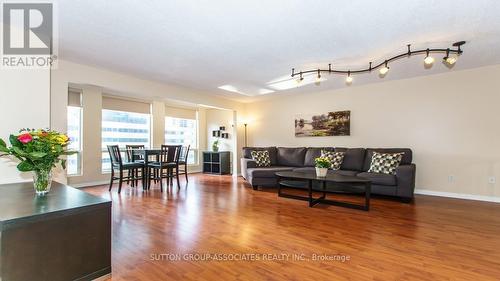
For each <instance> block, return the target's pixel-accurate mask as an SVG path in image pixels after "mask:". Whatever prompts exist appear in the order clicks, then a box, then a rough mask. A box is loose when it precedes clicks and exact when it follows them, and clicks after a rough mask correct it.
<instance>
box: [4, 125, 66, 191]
mask: <svg viewBox="0 0 500 281" xmlns="http://www.w3.org/2000/svg"><path fill="white" fill-rule="evenodd" d="M9 142H10V144H11V146H10V147H7V144H6V143H5V141H4V140H3V139H0V156H5V155H12V156H14V157H15V158H17V159H18V160H19V161H21V163H19V164H18V165H17V169H18V170H19V171H21V172H33V186H34V188H35V192H36V194H37V195H45V194H46V193H48V192H49V191H50V187H51V184H52V169H53V168H54V167H56V164H58V163H60V164H61V166H62V167H63V169H66V160H65V159H62V158H61V156H63V155H70V154H73V153H74V152H71V151H67V146H68V144H69V138H68V136H67V135H65V134H62V133H59V132H57V131H53V130H43V129H38V130H35V129H22V130H20V131H19V134H16V135H10V137H9Z"/></svg>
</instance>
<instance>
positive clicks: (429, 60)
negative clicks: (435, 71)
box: [424, 49, 434, 65]
mask: <svg viewBox="0 0 500 281" xmlns="http://www.w3.org/2000/svg"><path fill="white" fill-rule="evenodd" d="M424 63H425V64H426V65H432V64H433V63H434V58H433V57H431V56H430V55H429V49H427V56H426V57H425V59H424Z"/></svg>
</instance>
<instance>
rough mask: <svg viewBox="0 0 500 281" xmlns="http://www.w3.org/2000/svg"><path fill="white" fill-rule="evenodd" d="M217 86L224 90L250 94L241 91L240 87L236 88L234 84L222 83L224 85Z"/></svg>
mask: <svg viewBox="0 0 500 281" xmlns="http://www.w3.org/2000/svg"><path fill="white" fill-rule="evenodd" d="M217 88H219V89H221V90H224V91H228V92H232V93H237V94H240V95H245V96H248V94H245V93H243V92H241V91H239V90H238V88H236V87H234V86H231V85H222V86H219V87H217Z"/></svg>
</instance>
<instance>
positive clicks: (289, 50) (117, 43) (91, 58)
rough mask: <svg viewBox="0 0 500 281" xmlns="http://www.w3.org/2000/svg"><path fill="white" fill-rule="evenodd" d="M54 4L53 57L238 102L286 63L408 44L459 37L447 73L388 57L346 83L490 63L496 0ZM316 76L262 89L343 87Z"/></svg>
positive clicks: (369, 54)
mask: <svg viewBox="0 0 500 281" xmlns="http://www.w3.org/2000/svg"><path fill="white" fill-rule="evenodd" d="M58 10H59V12H58V14H59V36H60V39H59V56H60V57H61V58H62V59H65V60H70V61H74V62H78V63H82V64H89V65H95V66H99V67H103V68H108V69H111V70H115V71H119V72H124V73H129V74H132V75H135V76H139V77H142V78H146V79H151V80H158V81H162V82H165V83H170V84H176V85H181V86H185V87H188V88H194V89H199V90H203V92H205V91H208V92H211V93H213V94H214V95H219V96H225V97H229V98H232V99H236V100H239V101H249V100H255V99H258V98H259V97H262V96H263V95H261V94H259V92H262V89H271V88H270V87H269V85H268V83H269V82H271V81H273V80H276V79H279V78H280V77H286V76H289V74H290V71H291V68H292V67H295V69H296V70H300V69H303V70H305V69H308V68H317V67H324V68H327V66H328V63H330V62H331V63H333V64H334V65H335V66H336V67H341V68H346V69H347V68H351V69H353V68H357V67H366V66H367V64H368V62H369V61H374V62H380V61H383V59H384V58H386V57H390V56H393V55H396V54H399V53H401V52H404V51H406V44H408V43H411V44H412V46H414V47H415V48H418V47H423V48H427V47H445V48H446V47H449V46H451V44H452V43H453V42H455V41H459V40H466V41H467V44H466V45H465V46H464V47H463V50H464V54H463V56H461V57H460V59H459V61H458V62H457V64H456V65H455V67H454V68H453V70H450V69H448V68H447V67H445V66H443V65H442V64H441V63H435V64H434V66H433V67H432V68H431V69H425V68H424V67H423V63H422V60H423V57H413V58H410V59H402V60H400V61H398V62H396V63H393V64H391V70H390V72H389V73H388V74H387V76H386V77H385V78H383V79H382V78H379V77H378V75H377V74H376V73H371V74H364V75H360V76H356V77H354V83H353V85H352V86H355V85H360V84H366V83H373V82H380V81H385V80H391V79H403V78H409V77H413V76H419V75H429V74H434V73H440V72H446V71H454V70H458V69H466V68H473V67H478V66H483V65H490V64H499V63H500V55H498V54H496V53H497V52H498V51H499V50H500V1H498V0H474V1H472V0H439V1H438V0H425V1H424V0H419V1H409V0H408V1H403V0H385V1H384V0H380V1H370V0H365V1H361V0H358V1H355V0H351V1H345V0H343V1H337V0H316V1H314V0H311V1H306V0H303V1H298V0H267V1H264V0H238V1H235V0H175V1H165V0H163V1H162V0H149V1H146V0H143V1H133V0H115V1H102V0H99V1H98V0H93V1H89V0H60V1H58ZM438 56H440V55H436V58H438ZM437 62H439V60H437ZM324 78H326V79H327V81H323V82H322V83H321V85H320V86H316V85H314V84H311V85H307V86H304V87H299V88H293V89H290V90H285V91H276V92H275V93H271V94H266V95H265V96H271V95H279V94H280V93H284V92H286V93H305V92H312V91H318V90H326V89H334V88H340V87H347V86H346V85H345V83H344V77H341V76H335V75H332V76H329V77H327V76H324ZM223 85H230V86H232V87H233V88H235V89H237V92H238V93H236V92H234V93H233V92H227V91H224V90H222V89H219V88H218V87H220V86H223Z"/></svg>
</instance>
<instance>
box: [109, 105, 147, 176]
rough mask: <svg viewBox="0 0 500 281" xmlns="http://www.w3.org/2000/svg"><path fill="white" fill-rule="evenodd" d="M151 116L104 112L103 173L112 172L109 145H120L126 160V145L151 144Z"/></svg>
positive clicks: (111, 111)
mask: <svg viewBox="0 0 500 281" xmlns="http://www.w3.org/2000/svg"><path fill="white" fill-rule="evenodd" d="M150 123H151V116H150V115H149V114H143V113H135V112H125V111H115V110H107V109H103V110H102V171H103V172H108V171H110V170H111V162H110V159H109V153H108V148H107V146H108V145H119V146H120V150H121V151H122V158H123V161H126V158H125V154H124V153H125V146H126V145H144V146H145V147H146V148H149V147H150V143H151V125H150Z"/></svg>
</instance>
